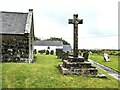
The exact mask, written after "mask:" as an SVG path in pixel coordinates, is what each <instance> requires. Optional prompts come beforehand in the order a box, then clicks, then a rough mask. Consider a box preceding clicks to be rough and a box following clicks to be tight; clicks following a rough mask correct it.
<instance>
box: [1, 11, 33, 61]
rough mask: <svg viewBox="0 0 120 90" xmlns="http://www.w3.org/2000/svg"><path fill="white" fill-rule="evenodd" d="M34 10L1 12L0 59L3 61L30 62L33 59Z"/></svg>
mask: <svg viewBox="0 0 120 90" xmlns="http://www.w3.org/2000/svg"><path fill="white" fill-rule="evenodd" d="M33 20H34V19H33V10H32V9H29V12H28V13H23V12H6V11H1V12H0V44H1V51H2V52H0V55H1V56H0V60H1V61H2V62H29V63H31V62H32V60H33V42H34V22H33Z"/></svg>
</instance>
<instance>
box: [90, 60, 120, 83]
mask: <svg viewBox="0 0 120 90" xmlns="http://www.w3.org/2000/svg"><path fill="white" fill-rule="evenodd" d="M88 61H89V62H91V63H92V64H95V65H97V66H98V67H99V68H100V69H102V70H103V71H105V72H107V73H108V74H109V75H111V76H112V77H114V78H115V79H117V80H119V81H120V73H118V72H117V71H115V70H113V69H111V68H108V67H106V66H104V65H102V64H99V63H97V62H95V61H93V60H91V59H88Z"/></svg>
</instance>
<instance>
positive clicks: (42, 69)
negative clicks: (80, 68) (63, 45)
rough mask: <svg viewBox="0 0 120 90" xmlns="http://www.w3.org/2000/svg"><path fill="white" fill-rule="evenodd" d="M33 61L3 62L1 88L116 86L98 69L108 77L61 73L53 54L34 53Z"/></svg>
mask: <svg viewBox="0 0 120 90" xmlns="http://www.w3.org/2000/svg"><path fill="white" fill-rule="evenodd" d="M35 56H36V57H37V60H36V61H35V63H31V64H29V63H3V64H2V85H3V88H118V80H116V79H114V78H113V77H111V76H109V75H108V74H107V73H105V72H103V71H102V70H100V69H99V73H100V74H105V75H107V77H108V79H100V78H93V77H86V76H74V75H62V74H60V72H59V70H58V68H57V66H58V64H60V63H62V61H61V59H57V57H56V56H55V55H45V54H36V55H35Z"/></svg>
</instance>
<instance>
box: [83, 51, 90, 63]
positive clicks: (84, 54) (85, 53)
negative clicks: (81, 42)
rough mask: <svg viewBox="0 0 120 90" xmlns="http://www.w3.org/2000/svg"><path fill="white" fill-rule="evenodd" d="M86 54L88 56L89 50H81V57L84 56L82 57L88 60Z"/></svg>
mask: <svg viewBox="0 0 120 90" xmlns="http://www.w3.org/2000/svg"><path fill="white" fill-rule="evenodd" d="M88 56H89V51H88V50H85V51H84V52H83V57H84V59H85V60H86V61H87V60H88Z"/></svg>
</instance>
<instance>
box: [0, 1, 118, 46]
mask: <svg viewBox="0 0 120 90" xmlns="http://www.w3.org/2000/svg"><path fill="white" fill-rule="evenodd" d="M118 1H119V0H36V1H35V0H30V1H28V0H20V1H17V0H2V2H1V5H0V10H1V11H17V12H28V9H30V8H33V9H34V23H35V25H34V26H35V36H37V37H41V38H49V37H62V38H64V39H65V40H67V41H68V42H70V43H71V45H73V25H69V24H68V19H70V18H71V19H72V18H73V14H76V13H77V14H78V15H79V18H80V19H83V24H82V25H79V30H78V31H79V48H95V47H96V48H97V47H98V48H113V47H116V48H117V45H118V43H117V39H116V38H114V37H108V38H94V39H93V38H88V37H93V36H105V35H116V34H117V33H118V30H117V28H118V24H117V23H118V10H117V9H118V6H117V5H118ZM81 37H84V38H86V39H82V38H81ZM112 40H113V41H114V43H112V42H111V41H112Z"/></svg>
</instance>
